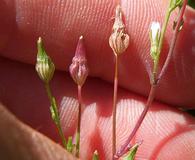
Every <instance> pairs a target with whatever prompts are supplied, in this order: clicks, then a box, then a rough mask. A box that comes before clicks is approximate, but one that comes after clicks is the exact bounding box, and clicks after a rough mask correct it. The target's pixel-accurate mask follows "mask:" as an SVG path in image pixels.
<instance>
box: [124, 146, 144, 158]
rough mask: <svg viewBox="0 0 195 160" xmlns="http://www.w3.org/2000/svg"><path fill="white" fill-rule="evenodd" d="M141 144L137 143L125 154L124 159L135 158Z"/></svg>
mask: <svg viewBox="0 0 195 160" xmlns="http://www.w3.org/2000/svg"><path fill="white" fill-rule="evenodd" d="M139 145H140V144H138V143H136V144H135V145H134V146H133V147H132V148H131V149H130V150H129V151H128V152H127V154H126V155H125V156H123V157H122V160H134V158H135V154H136V152H137V149H138V147H139Z"/></svg>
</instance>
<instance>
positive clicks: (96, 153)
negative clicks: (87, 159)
mask: <svg viewBox="0 0 195 160" xmlns="http://www.w3.org/2000/svg"><path fill="white" fill-rule="evenodd" d="M92 160H99V154H98V151H97V150H95V152H94V153H93V157H92Z"/></svg>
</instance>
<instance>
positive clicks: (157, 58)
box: [153, 0, 172, 83]
mask: <svg viewBox="0 0 195 160" xmlns="http://www.w3.org/2000/svg"><path fill="white" fill-rule="evenodd" d="M170 5H171V0H170V4H169V7H168V9H167V12H166V15H165V20H164V23H163V26H162V31H161V35H160V40H159V45H158V52H157V56H156V59H155V60H154V67H153V76H155V77H156V74H157V71H158V64H159V59H160V53H161V50H162V46H163V40H164V36H165V32H166V30H167V26H168V22H169V18H170V16H171V12H172V11H171V10H170ZM155 77H153V83H154V81H155Z"/></svg>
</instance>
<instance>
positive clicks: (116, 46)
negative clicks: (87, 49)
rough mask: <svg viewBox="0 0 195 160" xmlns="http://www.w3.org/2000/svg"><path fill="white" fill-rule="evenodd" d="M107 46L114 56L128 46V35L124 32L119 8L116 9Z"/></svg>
mask: <svg viewBox="0 0 195 160" xmlns="http://www.w3.org/2000/svg"><path fill="white" fill-rule="evenodd" d="M109 45H110V47H111V48H112V50H113V52H114V54H115V55H116V56H117V55H120V54H121V53H123V52H124V51H125V50H126V49H127V47H128V46H129V35H128V34H127V33H126V32H125V25H124V23H123V20H122V11H121V7H120V6H117V7H116V13H115V21H114V25H113V27H112V34H111V36H110V38H109Z"/></svg>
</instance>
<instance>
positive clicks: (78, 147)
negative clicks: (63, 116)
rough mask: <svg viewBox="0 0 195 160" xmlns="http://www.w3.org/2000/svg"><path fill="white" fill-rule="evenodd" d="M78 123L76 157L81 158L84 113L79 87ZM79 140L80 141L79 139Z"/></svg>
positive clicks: (79, 87) (80, 87)
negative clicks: (82, 118)
mask: <svg viewBox="0 0 195 160" xmlns="http://www.w3.org/2000/svg"><path fill="white" fill-rule="evenodd" d="M78 101H79V108H78V123H77V136H78V137H76V156H77V157H79V150H80V131H81V111H82V103H83V102H82V86H80V85H78ZM77 138H78V139H77Z"/></svg>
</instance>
